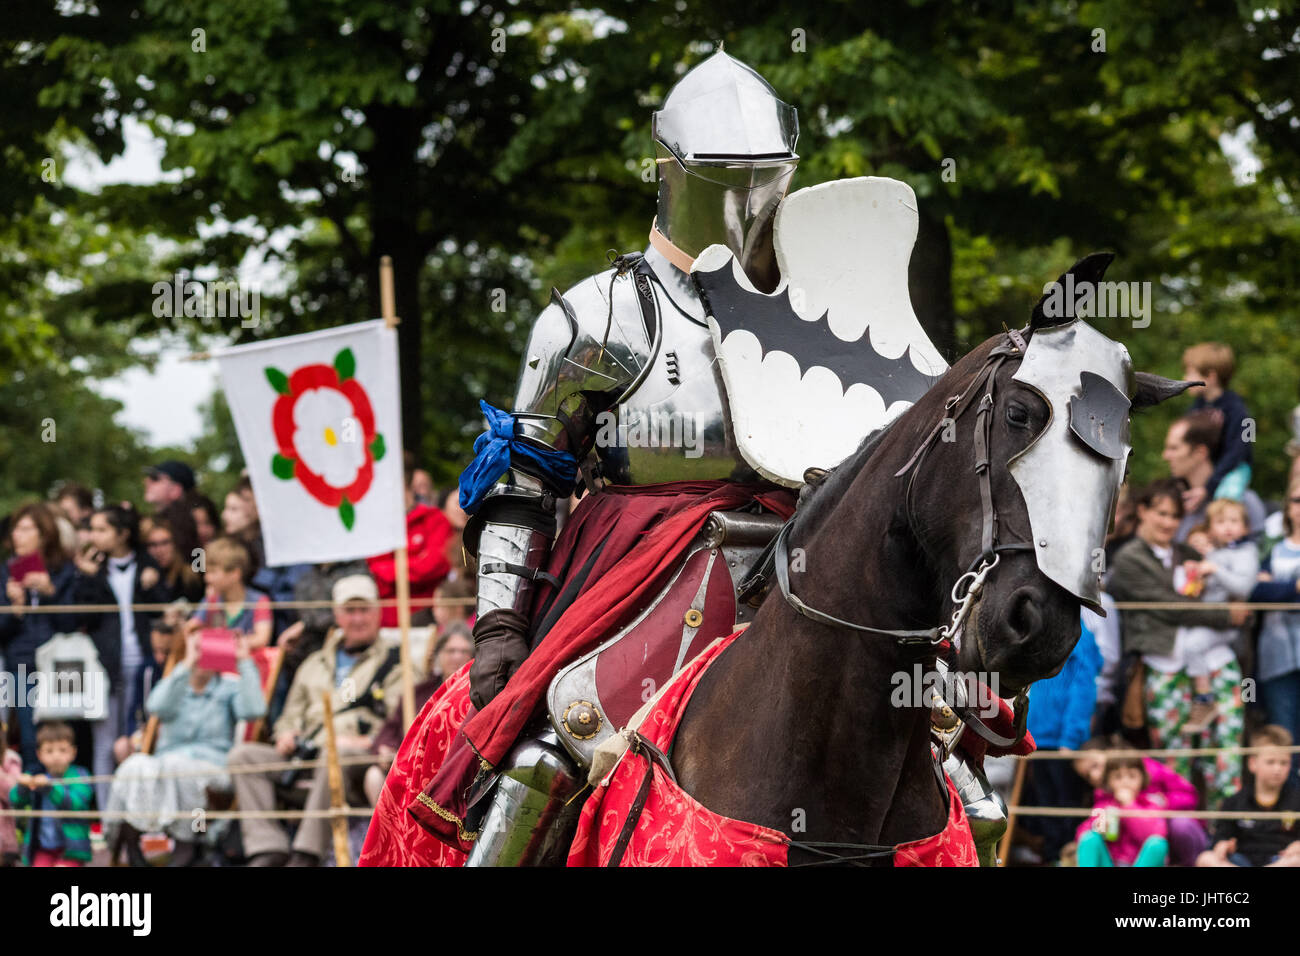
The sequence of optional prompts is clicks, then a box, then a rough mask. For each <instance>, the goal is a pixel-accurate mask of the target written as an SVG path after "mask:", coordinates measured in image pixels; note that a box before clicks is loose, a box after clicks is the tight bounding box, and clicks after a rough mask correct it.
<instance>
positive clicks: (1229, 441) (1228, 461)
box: [1192, 389, 1255, 498]
mask: <svg viewBox="0 0 1300 956" xmlns="http://www.w3.org/2000/svg"><path fill="white" fill-rule="evenodd" d="M1203 409H1213V410H1215V411H1218V412H1220V413H1222V415H1223V431H1221V432H1220V433H1219V457H1218V458H1216V459H1215V461H1214V473H1213V474H1211V475H1210V480H1209V481H1207V482H1206V483H1205V494H1206V496H1207V497H1209V498H1213V497H1214V496H1215V492H1216V491H1217V490H1218V487H1219V482H1221V481H1222V480H1223V479H1224V478H1225V477H1227V475H1228V472H1230V471H1232V470H1233V469H1234V468H1236V467H1237V466H1238V465H1241V464H1247V465H1251V464H1254V461H1255V451H1254V449H1253V448H1252V447H1251V443H1250V442H1248V441H1246V440H1245V438H1244V437H1243V436H1242V432H1243V431H1244V430H1245V429H1244V426H1245V423H1246V419H1247V418H1249V417H1250V410H1249V409H1247V408H1246V401H1245V399H1243V398H1242V397H1241V396H1240V395H1238V394H1237V393H1236V392H1234V391H1232V390H1231V389H1224V390H1223V394H1222V395H1220V396H1219V397H1218V398H1216V399H1215V400H1214V401H1212V402H1207V401H1206V400H1205V397H1204V396H1203V395H1198V396H1197V397H1196V399H1195V401H1193V402H1192V411H1194V412H1199V411H1202V410H1203Z"/></svg>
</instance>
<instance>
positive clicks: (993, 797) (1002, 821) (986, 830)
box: [943, 754, 1007, 866]
mask: <svg viewBox="0 0 1300 956" xmlns="http://www.w3.org/2000/svg"><path fill="white" fill-rule="evenodd" d="M943 769H944V770H945V771H946V772H947V774H948V776H949V777H950V778H951V779H952V783H953V786H955V787H956V788H957V795H958V796H959V797H961V803H962V806H963V807H965V809H966V819H968V820H969V821H970V829H971V835H972V836H973V837H974V838H975V852H976V854H978V856H979V860H980V866H997V865H998V859H997V851H998V842H999V841H1000V840H1001V839H1002V837H1003V836H1004V835H1005V834H1006V832H1007V804H1006V801H1004V800H1003V799H1002V794H1000V793H998V792H997V791H996V790H995V789H993V785H992V784H990V783H989V781H988V778H987V777H985V776H984V774H983V773H981V772H980V771H979V770H977V769H976V768H975V766H974V765H973V764H970V763H967V762H966V761H965V760H963V759H962V757H961V755H960V754H953V755H952V756H950V757H948V759H946V760H945V761H944V762H943Z"/></svg>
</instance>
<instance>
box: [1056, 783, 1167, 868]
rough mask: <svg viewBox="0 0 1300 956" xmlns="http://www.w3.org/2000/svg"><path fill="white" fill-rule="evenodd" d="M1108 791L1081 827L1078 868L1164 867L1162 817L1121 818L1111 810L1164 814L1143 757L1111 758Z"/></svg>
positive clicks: (1099, 797)
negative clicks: (1160, 810)
mask: <svg viewBox="0 0 1300 956" xmlns="http://www.w3.org/2000/svg"><path fill="white" fill-rule="evenodd" d="M1102 782H1103V785H1104V788H1105V789H1104V790H1098V791H1097V796H1096V798H1095V799H1094V800H1093V814H1092V818H1091V819H1089V820H1085V821H1084V822H1083V823H1081V824H1080V825H1079V830H1078V833H1077V835H1076V836H1077V839H1078V841H1079V850H1078V858H1079V866H1115V865H1116V864H1118V865H1120V866H1164V865H1165V862H1166V860H1167V859H1168V857H1169V838H1168V832H1169V828H1168V825H1167V823H1166V821H1165V819H1164V818H1163V817H1156V816H1151V817H1120V816H1118V815H1117V814H1115V813H1113V812H1111V811H1114V810H1116V809H1125V810H1159V809H1164V806H1163V803H1162V802H1160V801H1157V800H1156V799H1154V797H1153V794H1152V793H1151V792H1150V790H1149V786H1150V779H1149V777H1148V776H1147V769H1146V765H1145V764H1144V763H1143V762H1142V758H1141V757H1111V758H1110V759H1108V760H1107V761H1106V766H1105V769H1104V770H1103V772H1102Z"/></svg>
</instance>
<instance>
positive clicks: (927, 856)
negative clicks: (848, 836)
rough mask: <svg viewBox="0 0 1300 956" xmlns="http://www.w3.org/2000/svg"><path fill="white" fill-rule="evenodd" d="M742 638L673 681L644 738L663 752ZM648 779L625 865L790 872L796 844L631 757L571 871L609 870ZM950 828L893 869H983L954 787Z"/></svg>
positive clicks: (901, 850)
mask: <svg viewBox="0 0 1300 956" xmlns="http://www.w3.org/2000/svg"><path fill="white" fill-rule="evenodd" d="M743 634H744V632H743V631H738V632H736V633H735V634H732V635H731V636H730V637H726V638H722V639H720V640H718V641H716V642H715V643H714V644H712V645H711V646H710V647H709V648H708V649H707V650H705V651H704V653H702V654H700V655H699V656H698V657H696V658H695V660H693V661H692V662H691V663H690V664H688V665H687V666H686V667H684V668H683V669H682V671H681V672H680V673H679V674H678V675H677V676H676V677H675V678H674V679H673V682H672V684H670V685H669V686H668V687H667V688H666V689H665V690H664V692H663V694H662V695H661V696H660V698H659V700H658V701H656V703H655V705H654V707H653V708H651V711H650V713H649V714H648V715H647V717H646V719H645V721H644V722H643V723H642V725H641V727H640V731H639V732H640V734H641V736H642V737H644V738H645V739H646V740H648V741H650V743H652V744H654V745H655V746H656V747H658V748H659V749H660V750H661V751H663V752H664V753H668V752H669V750H670V748H671V747H672V741H673V737H674V735H675V734H676V733H677V727H678V725H679V724H680V723H681V719H682V715H683V714H684V713H685V712H686V705H687V703H688V702H689V701H690V698H691V694H692V693H694V691H695V688H696V686H697V685H698V684H699V682H700V679H701V678H702V677H703V676H704V672H705V671H706V670H707V669H708V667H709V665H710V664H712V663H713V662H714V661H715V660H717V658H718V657H719V655H721V654H722V652H723V651H725V650H726V649H727V647H729V646H730V645H731V642H732V641H735V640H744V637H743ZM647 772H651V773H652V774H653V778H652V783H651V785H650V793H649V796H648V798H647V799H646V803H645V806H644V808H643V809H642V811H641V815H640V817H638V819H637V822H636V824H635V826H634V829H633V831H632V835H631V838H630V839H629V841H628V843H627V847H626V849H625V850H624V853H623V856H622V858H621V860H620V862H619V865H621V866H785V865H786V864H787V858H788V855H789V844H790V840H789V837H787V836H786V835H785V834H784V833H781V832H780V831H778V830H773V829H770V828H768V827H764V826H759V825H758V824H755V823H747V822H745V821H743V820H734V819H731V818H729V817H724V816H722V815H721V814H719V813H714V812H713V811H712V810H709V809H708V808H707V807H705V806H703V805H702V804H700V803H699V802H698V801H697V800H695V799H694V798H693V797H692V796H691V795H690V794H688V793H686V792H685V791H684V790H682V789H681V787H679V786H677V785H676V784H675V783H673V782H672V781H671V780H670V779H669V778H668V775H667V774H666V773H664V771H663V770H662V769H660V768H659V767H658V766H654V767H653V768H652V767H651V765H650V761H649V760H648V759H647V758H646V757H644V756H642V755H640V754H636V753H632V752H630V751H629V752H628V753H626V754H624V756H623V759H622V760H621V761H620V762H619V763H618V765H617V766H616V767H615V768H614V769H613V770H612V771H611V772H610V773H609V775H608V776H607V777H606V778H605V780H603V781H601V783H600V784H599V785H598V786H597V787H596V789H595V792H594V793H592V795H591V796H590V797H588V798H587V802H586V803H585V804H584V805H583V808H582V817H581V819H580V820H579V822H578V832H577V834H576V836H575V837H574V841H573V846H572V847H571V848H570V850H569V866H608V865H609V863H610V860H611V858H612V856H613V852H614V849H615V847H616V845H617V843H618V840H619V837H620V836H621V834H622V832H623V828H624V826H625V824H626V821H627V818H628V814H629V812H630V811H631V808H632V805H633V803H634V802H635V800H636V795H637V791H638V790H639V789H640V787H641V785H642V783H643V781H644V779H645V775H646V773H647ZM945 782H946V783H947V785H948V821H947V824H946V825H945V827H944V828H943V829H942V830H940V831H939V832H938V833H936V834H934V835H933V836H928V837H925V838H923V839H920V840H914V841H912V842H910V843H903V844H900V845H899V846H898V847H897V852H896V854H895V856H894V865H895V866H978V865H979V859H978V857H977V856H976V854H975V841H974V839H973V838H972V836H971V831H970V825H969V823H968V822H967V820H966V811H965V809H964V808H963V807H962V803H961V799H960V798H959V797H958V796H957V791H956V789H955V788H954V787H953V785H952V781H951V780H947V778H946V777H945Z"/></svg>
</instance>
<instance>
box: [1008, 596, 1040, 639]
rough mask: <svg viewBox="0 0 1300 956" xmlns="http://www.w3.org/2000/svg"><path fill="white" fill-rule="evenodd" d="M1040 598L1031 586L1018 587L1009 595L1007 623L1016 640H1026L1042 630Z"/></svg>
mask: <svg viewBox="0 0 1300 956" xmlns="http://www.w3.org/2000/svg"><path fill="white" fill-rule="evenodd" d="M1040 600H1041V598H1040V597H1039V595H1038V594H1037V593H1036V592H1035V591H1034V590H1033V589H1032V588H1019V589H1018V590H1017V591H1016V593H1015V594H1013V595H1012V597H1011V608H1010V612H1009V613H1008V614H1007V623H1008V624H1009V625H1010V626H1011V629H1012V631H1013V632H1014V633H1015V638H1016V640H1017V641H1028V640H1031V639H1033V638H1034V637H1037V636H1038V635H1039V634H1040V633H1041V632H1042V630H1043V612H1042V611H1041V610H1040V609H1039V606H1038V605H1039V602H1040Z"/></svg>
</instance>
